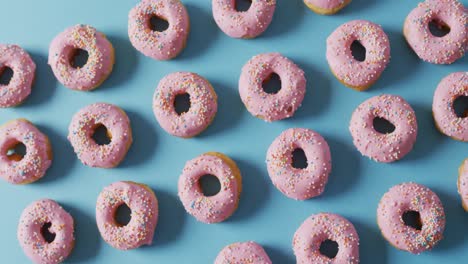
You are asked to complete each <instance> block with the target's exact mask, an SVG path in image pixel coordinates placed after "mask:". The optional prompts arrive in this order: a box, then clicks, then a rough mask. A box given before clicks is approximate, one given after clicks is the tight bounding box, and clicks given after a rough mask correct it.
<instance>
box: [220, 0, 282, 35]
mask: <svg viewBox="0 0 468 264" xmlns="http://www.w3.org/2000/svg"><path fill="white" fill-rule="evenodd" d="M211 3H212V9H213V17H214V20H215V21H216V24H218V27H219V28H220V29H221V30H222V31H223V32H224V33H225V34H226V35H228V36H230V37H231V38H244V39H250V38H255V37H257V36H259V35H261V34H262V33H263V32H264V31H265V30H266V29H267V28H268V26H269V25H270V23H271V21H272V20H273V14H274V13H275V8H276V0H253V1H252V4H251V5H250V7H249V9H248V10H247V11H237V9H236V0H212V2H211Z"/></svg>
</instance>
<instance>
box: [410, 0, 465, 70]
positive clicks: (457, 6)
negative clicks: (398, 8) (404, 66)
mask: <svg viewBox="0 0 468 264" xmlns="http://www.w3.org/2000/svg"><path fill="white" fill-rule="evenodd" d="M433 20H435V21H438V22H442V23H439V25H447V26H448V27H449V28H450V32H449V33H448V34H447V35H445V36H443V37H436V36H434V35H432V33H431V32H430V30H429V22H431V21H433ZM467 25H468V13H467V9H466V8H465V7H464V6H463V4H462V3H461V2H459V1H457V0H427V1H424V2H422V3H419V4H418V6H417V7H416V8H415V9H413V10H412V11H411V12H410V13H409V15H408V17H407V18H406V21H405V25H404V34H405V37H406V41H407V42H408V44H409V45H410V46H411V48H412V49H413V50H414V52H416V54H417V55H418V56H419V58H421V59H422V60H424V61H427V62H430V63H435V64H451V63H453V62H455V61H456V60H458V59H459V58H461V57H463V56H464V55H465V52H466V50H467V48H468V26H467Z"/></svg>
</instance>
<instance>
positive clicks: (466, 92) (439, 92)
mask: <svg viewBox="0 0 468 264" xmlns="http://www.w3.org/2000/svg"><path fill="white" fill-rule="evenodd" d="M460 96H468V72H456V73H452V74H450V75H449V76H447V77H445V78H444V79H443V80H442V81H441V82H440V84H439V86H437V89H436V90H435V93H434V100H433V103H432V113H433V115H434V120H435V122H436V125H437V128H438V129H439V130H440V131H441V132H442V133H444V134H445V135H447V136H449V137H452V138H454V139H456V140H461V141H468V119H467V118H464V117H458V116H457V114H456V113H455V111H454V109H453V102H454V101H455V100H456V99H457V98H458V97H460Z"/></svg>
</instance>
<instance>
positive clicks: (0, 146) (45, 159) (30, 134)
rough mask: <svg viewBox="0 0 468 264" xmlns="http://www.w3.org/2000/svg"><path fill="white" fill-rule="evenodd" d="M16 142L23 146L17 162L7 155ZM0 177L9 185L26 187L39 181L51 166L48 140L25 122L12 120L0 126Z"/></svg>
mask: <svg viewBox="0 0 468 264" xmlns="http://www.w3.org/2000/svg"><path fill="white" fill-rule="evenodd" d="M18 143H23V144H24V145H25V146H26V154H25V155H24V157H22V158H21V159H20V160H15V159H12V158H11V157H8V155H7V152H8V150H9V149H11V148H12V147H14V146H15V145H16V144H18ZM0 153H1V154H0V175H1V177H2V178H3V179H5V180H6V181H8V182H9V183H13V184H26V183H30V182H34V181H37V180H39V179H40V178H42V177H43V176H44V175H45V173H46V171H47V169H48V168H49V167H50V165H51V164H52V150H51V148H50V143H49V139H48V138H47V136H46V135H44V134H43V133H42V132H41V131H39V129H37V128H36V127H35V126H34V125H33V124H31V123H30V122H29V121H27V120H26V119H16V120H13V121H10V122H7V123H6V124H4V125H2V126H1V127H0Z"/></svg>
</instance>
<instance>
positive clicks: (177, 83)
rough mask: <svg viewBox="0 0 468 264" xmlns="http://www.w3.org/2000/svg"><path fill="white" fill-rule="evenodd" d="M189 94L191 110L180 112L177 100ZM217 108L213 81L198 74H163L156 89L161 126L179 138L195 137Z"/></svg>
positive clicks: (155, 96) (156, 111)
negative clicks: (176, 108) (175, 105)
mask: <svg viewBox="0 0 468 264" xmlns="http://www.w3.org/2000/svg"><path fill="white" fill-rule="evenodd" d="M185 93H187V94H189V95H190V109H189V110H188V112H185V113H182V114H180V115H179V114H178V113H177V112H176V111H175V107H174V100H175V97H176V96H177V95H180V94H185ZM217 110H218V103H217V96H216V93H215V91H214V90H213V87H212V86H211V84H210V83H209V82H208V81H207V80H206V79H205V78H203V77H201V76H200V75H198V74H195V73H191V72H175V73H171V74H169V75H167V76H166V77H164V78H163V79H162V80H161V81H160V82H159V85H158V87H157V89H156V91H155V92H154V96H153V111H154V115H155V116H156V119H157V120H158V122H159V124H160V125H161V127H162V128H163V129H164V130H166V131H167V132H168V133H169V134H171V135H174V136H178V137H184V138H188V137H193V136H196V135H198V134H199V133H201V132H202V131H203V130H205V129H206V128H207V127H208V126H209V125H210V124H211V122H212V121H213V118H214V117H215V115H216V112H217Z"/></svg>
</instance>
